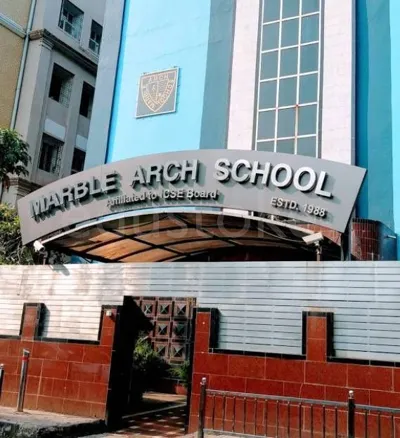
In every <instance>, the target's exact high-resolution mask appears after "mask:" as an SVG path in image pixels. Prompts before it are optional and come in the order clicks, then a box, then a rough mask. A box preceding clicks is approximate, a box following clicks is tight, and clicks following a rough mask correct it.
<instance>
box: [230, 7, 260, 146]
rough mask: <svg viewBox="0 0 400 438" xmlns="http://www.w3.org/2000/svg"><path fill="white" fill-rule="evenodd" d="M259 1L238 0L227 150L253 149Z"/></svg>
mask: <svg viewBox="0 0 400 438" xmlns="http://www.w3.org/2000/svg"><path fill="white" fill-rule="evenodd" d="M259 15H260V0H251V1H249V0H237V1H236V17H235V33H234V41H233V55H232V80H231V95H230V106H229V127H228V149H245V150H250V149H252V145H253V129H254V117H255V93H256V85H257V79H256V70H257V52H258V48H257V42H258V28H259V19H260V17H259Z"/></svg>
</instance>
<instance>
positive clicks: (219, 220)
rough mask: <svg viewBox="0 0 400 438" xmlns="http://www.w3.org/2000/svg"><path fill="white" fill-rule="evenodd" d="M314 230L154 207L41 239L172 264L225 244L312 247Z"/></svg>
mask: <svg viewBox="0 0 400 438" xmlns="http://www.w3.org/2000/svg"><path fill="white" fill-rule="evenodd" d="M312 233H313V232H312V231H310V230H307V229H304V228H301V227H299V226H296V225H292V224H290V223H285V222H280V221H276V220H270V219H265V218H261V217H256V216H252V215H248V214H234V213H227V212H223V211H217V212H215V211H207V210H190V211H187V210H186V211H185V210H156V211H154V210H152V211H151V213H143V212H142V213H140V212H128V213H124V214H118V215H112V216H109V217H104V218H102V219H99V220H95V221H89V222H86V223H84V224H80V225H79V226H77V227H75V228H72V229H70V230H68V231H65V232H62V233H59V234H55V235H53V236H52V237H49V238H47V239H45V240H42V243H43V244H44V245H45V246H46V248H52V249H59V250H62V251H63V252H66V253H68V254H74V255H78V256H82V257H85V258H88V259H92V260H98V261H101V262H114V263H119V262H120V263H128V262H167V261H168V262H172V261H178V260H184V259H187V258H189V257H192V256H196V255H199V254H202V253H207V252H210V251H213V250H217V249H223V248H226V249H229V248H233V249H234V248H238V247H239V248H240V247H241V248H244V247H263V248H265V249H266V250H268V249H274V248H280V249H287V250H292V251H293V250H299V251H304V252H306V251H308V252H309V251H314V249H313V248H310V247H307V246H306V245H305V243H304V241H303V240H302V237H303V236H306V235H309V234H312ZM322 245H323V246H324V249H323V251H324V253H325V254H329V255H330V256H331V257H333V258H338V256H339V247H338V246H337V245H336V244H334V243H333V242H331V241H329V240H327V239H325V240H324V242H323V243H322Z"/></svg>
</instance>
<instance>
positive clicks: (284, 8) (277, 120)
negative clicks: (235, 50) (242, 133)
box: [256, 0, 321, 157]
mask: <svg viewBox="0 0 400 438" xmlns="http://www.w3.org/2000/svg"><path fill="white" fill-rule="evenodd" d="M262 17H263V20H262V23H261V38H260V48H259V49H260V57H259V63H260V65H259V84H258V98H257V118H256V124H257V126H256V133H257V140H256V149H257V150H263V151H275V152H284V153H292V154H301V155H309V156H313V157H316V156H317V155H318V124H319V110H320V102H319V101H320V93H319V82H320V62H321V55H320V51H321V41H320V34H321V0H263V11H262Z"/></svg>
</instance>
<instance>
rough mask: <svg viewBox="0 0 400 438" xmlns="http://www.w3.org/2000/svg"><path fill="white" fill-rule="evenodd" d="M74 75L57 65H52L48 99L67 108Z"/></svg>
mask: <svg viewBox="0 0 400 438" xmlns="http://www.w3.org/2000/svg"><path fill="white" fill-rule="evenodd" d="M73 81H74V75H73V74H72V73H70V72H69V71H67V70H65V69H64V68H62V67H60V66H59V65H57V64H54V67H53V74H52V77H51V84H50V92H49V97H50V99H53V100H55V101H57V102H60V103H61V104H62V105H64V106H65V107H67V108H68V106H69V101H70V99H71V92H72V84H73Z"/></svg>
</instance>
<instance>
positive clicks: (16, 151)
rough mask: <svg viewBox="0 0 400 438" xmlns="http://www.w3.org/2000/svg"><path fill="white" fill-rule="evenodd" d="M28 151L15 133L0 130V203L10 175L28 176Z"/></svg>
mask: <svg viewBox="0 0 400 438" xmlns="http://www.w3.org/2000/svg"><path fill="white" fill-rule="evenodd" d="M28 150H29V145H28V143H26V142H25V141H24V140H22V138H21V136H20V135H19V134H18V132H17V131H14V130H12V129H6V128H0V183H1V186H2V188H1V192H0V202H1V199H2V195H3V190H4V188H5V189H7V190H8V189H9V187H10V177H9V175H10V174H12V175H17V176H20V175H22V176H28V174H29V172H28V169H27V168H26V167H27V166H28V164H29V161H30V156H29V154H28Z"/></svg>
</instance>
